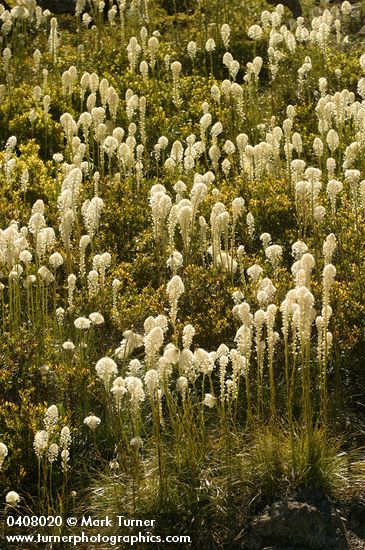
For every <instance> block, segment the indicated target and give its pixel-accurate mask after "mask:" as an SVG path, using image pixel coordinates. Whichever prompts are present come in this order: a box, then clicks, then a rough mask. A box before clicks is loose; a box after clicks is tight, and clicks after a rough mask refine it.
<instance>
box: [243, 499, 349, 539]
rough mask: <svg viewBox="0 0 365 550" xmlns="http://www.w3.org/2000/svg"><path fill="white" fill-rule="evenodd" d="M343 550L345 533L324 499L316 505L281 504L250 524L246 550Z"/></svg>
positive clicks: (285, 501) (296, 502)
mask: <svg viewBox="0 0 365 550" xmlns="http://www.w3.org/2000/svg"><path fill="white" fill-rule="evenodd" d="M268 547H269V548H275V550H347V549H348V542H347V539H346V533H345V529H344V526H343V523H342V521H341V518H340V516H339V515H338V513H337V511H336V509H335V508H334V506H333V505H332V503H331V502H330V501H329V500H328V499H322V500H321V501H320V503H319V504H317V503H316V504H314V503H311V504H310V503H308V502H298V501H296V500H282V501H280V502H276V503H274V504H272V505H271V506H268V507H266V508H265V510H264V511H263V512H262V513H261V514H260V515H259V516H257V517H256V518H255V519H254V520H253V521H252V523H251V524H250V526H249V528H248V531H247V534H246V537H245V540H244V544H243V548H244V549H246V550H263V549H264V548H268Z"/></svg>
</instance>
